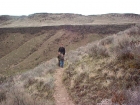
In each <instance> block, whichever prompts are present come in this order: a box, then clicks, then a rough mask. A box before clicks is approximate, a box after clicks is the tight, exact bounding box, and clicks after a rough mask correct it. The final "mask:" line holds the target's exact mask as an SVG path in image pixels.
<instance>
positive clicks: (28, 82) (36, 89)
mask: <svg viewBox="0 0 140 105" xmlns="http://www.w3.org/2000/svg"><path fill="white" fill-rule="evenodd" d="M139 30H140V28H139V27H132V28H130V29H127V30H125V31H121V32H119V33H117V34H115V35H110V36H107V37H105V38H102V39H101V40H97V41H93V42H92V43H89V44H86V45H84V46H81V47H79V48H77V49H76V50H71V51H69V52H67V53H66V56H65V68H64V69H60V68H58V67H57V58H56V57H55V58H53V59H51V60H48V61H46V62H44V63H42V64H40V65H38V66H37V67H35V68H34V69H31V70H29V71H27V72H24V73H22V74H18V75H15V76H12V77H9V78H7V80H6V81H3V82H2V83H1V84H0V105H57V104H59V101H60V102H62V101H64V103H66V101H69V100H67V99H66V100H65V99H64V100H62V99H60V98H61V97H62V98H64V97H65V95H64V94H60V93H58V91H59V90H57V89H56V88H57V86H58V87H59V86H61V87H62V88H64V84H65V86H66V89H67V92H68V93H69V96H67V98H68V97H70V99H72V101H73V102H74V104H75V105H96V104H97V103H98V104H97V105H102V104H104V105H111V104H120V105H121V104H123V103H124V104H126V105H139V99H140V92H139V90H140V88H139V86H140V84H139V80H140V71H139V70H140V66H139V65H140V59H139V57H140V54H139V51H140V49H139V48H140V37H139V36H140V31H139ZM56 70H57V71H56ZM63 72H64V74H63ZM54 73H56V74H54ZM62 79H63V83H64V84H63V83H62ZM57 82H58V83H57ZM61 87H59V88H61ZM60 91H63V90H60ZM64 91H65V92H66V90H64ZM64 91H63V92H64ZM55 92H57V94H59V95H62V96H60V97H54V94H55ZM65 92H64V93H65ZM55 95H56V94H55ZM59 99H60V100H59ZM62 104H63V103H62Z"/></svg>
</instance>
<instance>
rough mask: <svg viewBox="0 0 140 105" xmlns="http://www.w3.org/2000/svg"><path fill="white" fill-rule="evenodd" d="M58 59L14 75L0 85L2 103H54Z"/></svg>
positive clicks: (45, 104)
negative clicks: (54, 76) (54, 74)
mask: <svg viewBox="0 0 140 105" xmlns="http://www.w3.org/2000/svg"><path fill="white" fill-rule="evenodd" d="M56 68H57V59H56V58H54V59H51V60H50V61H47V62H45V63H42V64H40V65H39V66H38V67H36V68H34V69H32V70H29V71H28V72H25V73H22V74H19V75H16V76H13V77H11V78H8V79H7V82H3V83H2V84H1V85H0V87H1V88H0V105H54V103H55V102H54V101H55V100H54V98H53V92H54V78H53V73H54V71H55V69H56Z"/></svg>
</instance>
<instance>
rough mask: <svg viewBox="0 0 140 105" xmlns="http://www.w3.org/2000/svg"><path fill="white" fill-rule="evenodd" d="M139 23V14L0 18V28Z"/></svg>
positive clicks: (44, 14)
mask: <svg viewBox="0 0 140 105" xmlns="http://www.w3.org/2000/svg"><path fill="white" fill-rule="evenodd" d="M124 23H140V15H139V14H113V13H112V14H102V15H89V16H85V15H80V14H70V13H59V14H52V13H35V14H31V15H28V16H8V15H2V16H0V27H40V26H54V25H55V26H57V25H95V24H124Z"/></svg>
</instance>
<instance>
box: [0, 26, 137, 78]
mask: <svg viewBox="0 0 140 105" xmlns="http://www.w3.org/2000/svg"><path fill="white" fill-rule="evenodd" d="M133 25H135V24H123V25H115V24H114V25H83V26H82V25H62V26H45V27H22V28H0V49H1V50H0V74H3V75H12V74H15V73H17V72H23V71H26V70H29V69H31V68H34V67H36V66H37V65H39V64H40V63H41V62H44V61H46V60H49V59H51V58H53V57H56V56H57V50H58V47H59V44H60V43H63V44H64V46H65V48H66V52H68V51H70V50H74V49H76V48H78V47H80V46H83V45H85V44H87V43H89V42H92V41H96V40H99V39H101V38H104V37H106V36H108V35H112V34H114V33H118V32H120V31H123V30H125V29H127V28H129V27H131V26H133Z"/></svg>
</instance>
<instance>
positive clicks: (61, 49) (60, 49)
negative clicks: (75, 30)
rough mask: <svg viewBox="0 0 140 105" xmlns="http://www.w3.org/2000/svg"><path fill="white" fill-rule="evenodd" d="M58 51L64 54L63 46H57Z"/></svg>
mask: <svg viewBox="0 0 140 105" xmlns="http://www.w3.org/2000/svg"><path fill="white" fill-rule="evenodd" d="M58 52H60V53H62V54H63V55H65V48H64V47H59V49H58Z"/></svg>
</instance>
